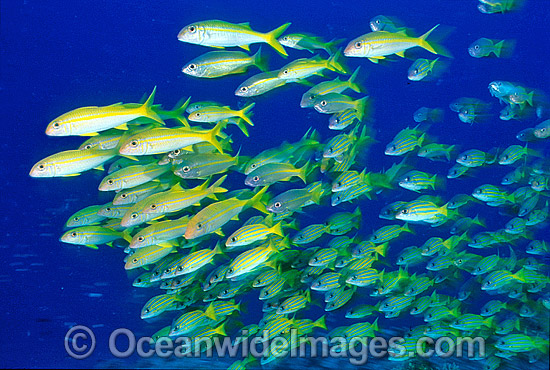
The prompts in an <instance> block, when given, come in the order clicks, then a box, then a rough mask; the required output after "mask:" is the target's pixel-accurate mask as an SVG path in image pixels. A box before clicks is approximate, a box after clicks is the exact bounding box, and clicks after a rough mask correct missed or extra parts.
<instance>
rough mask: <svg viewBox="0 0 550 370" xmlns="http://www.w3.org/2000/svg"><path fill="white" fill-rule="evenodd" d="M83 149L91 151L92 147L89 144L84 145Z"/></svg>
mask: <svg viewBox="0 0 550 370" xmlns="http://www.w3.org/2000/svg"><path fill="white" fill-rule="evenodd" d="M84 149H92V146H91V145H90V144H88V145H86V146H85V147H84Z"/></svg>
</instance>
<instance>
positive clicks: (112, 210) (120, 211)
mask: <svg viewBox="0 0 550 370" xmlns="http://www.w3.org/2000/svg"><path fill="white" fill-rule="evenodd" d="M130 207H131V205H130V204H122V205H113V204H112V203H108V204H106V205H104V206H103V207H101V209H100V210H99V211H97V214H98V215H100V216H104V217H107V218H122V217H124V215H125V214H126V212H128V210H129V209H130Z"/></svg>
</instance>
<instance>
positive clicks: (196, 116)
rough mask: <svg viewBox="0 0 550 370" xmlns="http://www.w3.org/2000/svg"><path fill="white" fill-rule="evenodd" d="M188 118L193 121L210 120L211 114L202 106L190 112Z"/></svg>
mask: <svg viewBox="0 0 550 370" xmlns="http://www.w3.org/2000/svg"><path fill="white" fill-rule="evenodd" d="M187 119H188V120H189V121H193V122H210V121H209V114H208V113H207V112H204V111H203V109H202V108H201V109H198V110H196V111H194V112H193V113H191V114H189V116H188V117H187Z"/></svg>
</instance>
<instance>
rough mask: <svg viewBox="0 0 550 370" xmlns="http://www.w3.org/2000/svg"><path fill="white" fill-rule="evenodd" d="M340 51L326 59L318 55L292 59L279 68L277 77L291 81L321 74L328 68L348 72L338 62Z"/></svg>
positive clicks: (343, 72)
mask: <svg viewBox="0 0 550 370" xmlns="http://www.w3.org/2000/svg"><path fill="white" fill-rule="evenodd" d="M341 56H342V53H341V52H340V50H338V51H337V52H336V53H335V54H334V55H332V56H331V57H330V58H328V59H323V58H321V57H320V56H319V55H315V56H314V57H312V58H309V59H308V58H300V59H296V60H293V61H292V62H290V63H288V64H287V65H285V66H284V67H283V68H281V69H280V70H279V74H278V77H279V78H283V79H286V80H290V81H292V82H296V81H298V80H301V79H304V78H307V77H310V76H313V75H320V76H322V75H323V70H324V69H329V70H331V71H334V72H338V73H342V74H348V73H349V72H348V70H347V69H346V67H344V65H342V63H341V62H340V60H339V59H340V57H341Z"/></svg>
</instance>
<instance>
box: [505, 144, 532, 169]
mask: <svg viewBox="0 0 550 370" xmlns="http://www.w3.org/2000/svg"><path fill="white" fill-rule="evenodd" d="M528 155H536V152H535V151H534V150H532V149H529V148H527V147H523V146H521V145H510V146H509V147H508V148H506V149H505V150H504V151H503V152H502V154H501V155H500V156H499V157H498V164H502V165H509V164H514V163H515V162H517V161H518V160H520V159H521V158H523V157H524V156H528Z"/></svg>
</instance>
